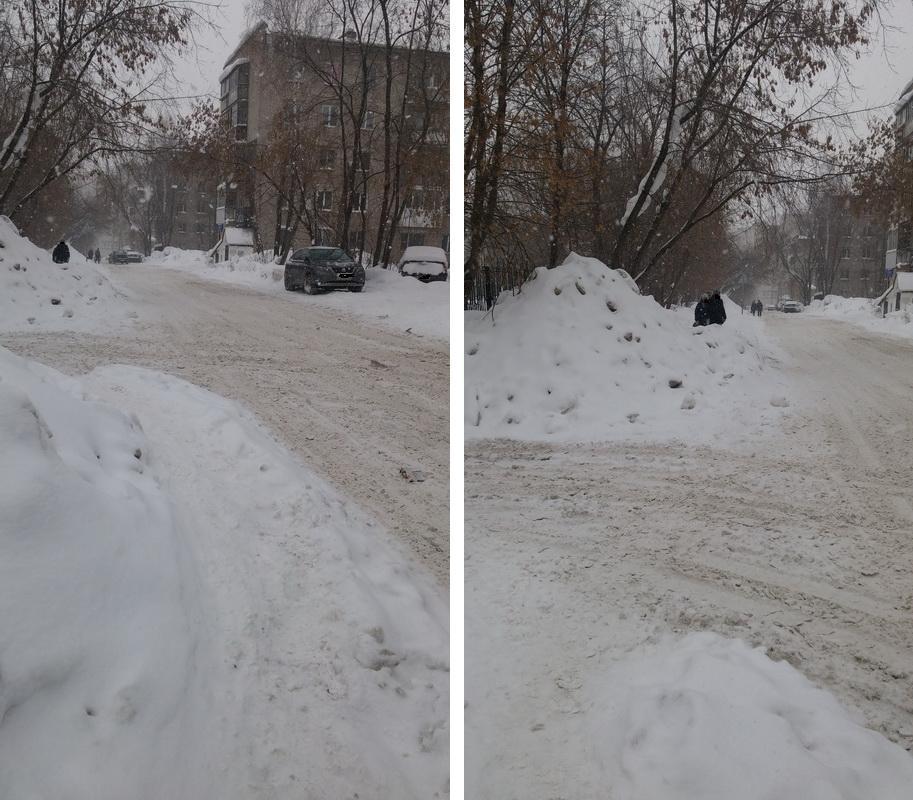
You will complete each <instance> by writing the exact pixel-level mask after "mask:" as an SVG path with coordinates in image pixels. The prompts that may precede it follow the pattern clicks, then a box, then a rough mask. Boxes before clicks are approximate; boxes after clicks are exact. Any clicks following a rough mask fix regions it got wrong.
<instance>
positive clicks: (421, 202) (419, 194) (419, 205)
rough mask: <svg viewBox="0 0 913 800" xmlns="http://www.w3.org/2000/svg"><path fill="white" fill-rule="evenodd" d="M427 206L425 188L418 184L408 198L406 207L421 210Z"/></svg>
mask: <svg viewBox="0 0 913 800" xmlns="http://www.w3.org/2000/svg"><path fill="white" fill-rule="evenodd" d="M424 207H425V190H424V189H423V188H422V187H421V186H416V187H415V188H414V189H413V190H412V191H411V192H410V193H409V197H408V199H407V200H406V208H409V209H412V210H413V211H420V210H421V209H423V208H424Z"/></svg>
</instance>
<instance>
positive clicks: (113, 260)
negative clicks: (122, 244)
mask: <svg viewBox="0 0 913 800" xmlns="http://www.w3.org/2000/svg"><path fill="white" fill-rule="evenodd" d="M108 263H109V264H142V263H143V254H142V253H137V252H136V250H114V251H112V252H111V253H110V254H109V255H108Z"/></svg>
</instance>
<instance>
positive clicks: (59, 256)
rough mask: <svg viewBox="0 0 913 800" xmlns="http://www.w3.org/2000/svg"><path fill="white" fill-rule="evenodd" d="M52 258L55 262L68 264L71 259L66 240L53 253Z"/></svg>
mask: <svg viewBox="0 0 913 800" xmlns="http://www.w3.org/2000/svg"><path fill="white" fill-rule="evenodd" d="M51 258H53V259H54V263H55V264H67V263H69V261H70V248H69V247H67V243H66V242H60V243H59V244H58V245H57V247H55V248H54V251H53V252H52V253H51Z"/></svg>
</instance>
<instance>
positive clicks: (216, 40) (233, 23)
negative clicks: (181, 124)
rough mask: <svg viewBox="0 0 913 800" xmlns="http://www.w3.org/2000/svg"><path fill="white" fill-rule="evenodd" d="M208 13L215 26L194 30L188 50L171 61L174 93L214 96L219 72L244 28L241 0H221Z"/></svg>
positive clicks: (242, 3)
mask: <svg viewBox="0 0 913 800" xmlns="http://www.w3.org/2000/svg"><path fill="white" fill-rule="evenodd" d="M210 16H211V19H212V23H213V26H214V28H215V30H214V31H213V30H205V31H202V32H198V33H197V35H196V41H195V42H193V43H192V45H191V47H190V49H189V51H188V52H187V53H185V54H184V57H183V58H181V59H180V60H179V61H178V63H177V64H175V70H174V71H175V78H176V79H177V81H178V82H179V87H178V90H177V91H176V92H175V93H176V94H180V95H199V94H211V95H213V96H214V97H215V96H218V93H219V92H218V79H219V73H220V72H221V71H222V66H223V65H224V64H225V59H227V58H228V56H229V55H230V53H231V51H232V50H234V49H235V46H236V45H237V44H238V41H239V40H240V38H241V34H242V33H243V32H244V31H245V30H246V28H247V25H246V23H245V20H244V0H221V2H220V4H219V6H218V7H214V8H213V9H211V12H210Z"/></svg>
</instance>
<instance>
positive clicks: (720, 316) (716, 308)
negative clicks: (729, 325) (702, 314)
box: [707, 291, 726, 325]
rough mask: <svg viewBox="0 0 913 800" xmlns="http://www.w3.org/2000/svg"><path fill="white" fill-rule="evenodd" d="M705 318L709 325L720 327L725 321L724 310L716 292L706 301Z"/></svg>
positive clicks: (721, 300)
mask: <svg viewBox="0 0 913 800" xmlns="http://www.w3.org/2000/svg"><path fill="white" fill-rule="evenodd" d="M707 317H708V324H710V325H722V324H723V323H724V322H725V321H726V308H725V306H724V305H723V298H722V297H720V293H719V292H718V291H717V292H714V293H713V296H712V297H711V298H710V300H708V301H707Z"/></svg>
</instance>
